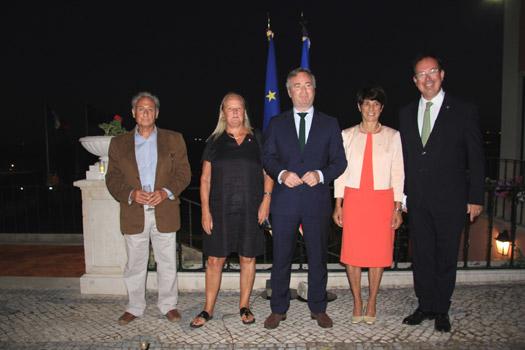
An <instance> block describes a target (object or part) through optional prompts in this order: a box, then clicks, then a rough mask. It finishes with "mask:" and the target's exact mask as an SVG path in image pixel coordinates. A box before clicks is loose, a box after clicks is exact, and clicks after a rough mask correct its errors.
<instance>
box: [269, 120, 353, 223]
mask: <svg viewBox="0 0 525 350" xmlns="http://www.w3.org/2000/svg"><path fill="white" fill-rule="evenodd" d="M263 164H264V168H265V169H266V172H267V173H268V174H269V175H270V176H271V177H272V178H273V179H274V181H275V187H274V189H273V194H272V204H271V212H272V213H275V214H285V215H298V214H299V215H301V214H302V215H308V216H327V215H328V216H329V215H330V214H331V213H332V205H331V203H332V200H331V196H330V187H329V184H330V182H332V181H333V180H334V179H335V178H337V177H338V176H339V175H341V174H342V173H343V171H344V170H345V168H346V158H345V153H344V150H343V139H342V137H341V129H340V128H339V125H338V123H337V119H335V118H333V117H329V116H327V115H326V114H323V113H321V112H318V111H316V110H314V115H313V119H312V126H311V128H310V132H309V134H308V140H307V143H306V145H305V147H304V150H303V152H301V150H300V148H299V140H298V137H297V131H296V128H295V123H294V118H293V111H287V112H284V113H282V114H280V115H279V116H276V117H274V118H272V120H271V122H270V124H269V126H268V128H267V130H266V132H265V142H264V153H263ZM282 170H289V171H293V172H295V173H297V175H298V176H299V177H301V176H303V175H304V174H305V173H306V172H307V171H310V170H321V171H322V173H323V176H324V183H322V184H321V183H320V184H318V185H316V186H314V187H310V186H308V185H306V184H303V185H300V186H298V187H295V188H288V187H287V186H285V185H284V184H279V183H278V182H277V176H278V175H279V173H280V172H281V171H282Z"/></svg>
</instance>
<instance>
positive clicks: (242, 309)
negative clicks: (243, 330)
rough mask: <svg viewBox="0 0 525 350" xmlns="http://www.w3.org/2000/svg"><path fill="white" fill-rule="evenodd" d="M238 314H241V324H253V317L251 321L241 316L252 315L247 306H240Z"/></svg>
mask: <svg viewBox="0 0 525 350" xmlns="http://www.w3.org/2000/svg"><path fill="white" fill-rule="evenodd" d="M239 314H240V316H241V321H242V323H243V324H253V323H255V317H254V318H253V320H251V321H245V320H244V319H243V318H242V317H243V316H246V317H248V316H253V313H252V311H251V310H250V309H249V308H247V307H241V309H240V310H239Z"/></svg>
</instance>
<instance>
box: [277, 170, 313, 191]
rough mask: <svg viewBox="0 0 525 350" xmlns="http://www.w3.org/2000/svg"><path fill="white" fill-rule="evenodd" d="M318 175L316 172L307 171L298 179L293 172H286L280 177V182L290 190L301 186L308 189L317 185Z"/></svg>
mask: <svg viewBox="0 0 525 350" xmlns="http://www.w3.org/2000/svg"><path fill="white" fill-rule="evenodd" d="M319 181H320V179H319V173H317V171H314V170H311V171H307V172H306V173H305V174H304V175H303V177H299V176H298V175H297V174H296V173H294V172H293V171H288V170H286V171H285V172H284V173H282V175H281V182H282V183H283V184H284V185H285V186H287V187H290V188H294V187H297V186H299V185H302V184H307V185H308V186H310V187H314V186H315V185H317V184H318V183H319Z"/></svg>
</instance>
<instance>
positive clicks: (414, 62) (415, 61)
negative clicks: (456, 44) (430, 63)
mask: <svg viewBox="0 0 525 350" xmlns="http://www.w3.org/2000/svg"><path fill="white" fill-rule="evenodd" d="M425 58H432V59H434V60H436V62H437V64H438V68H439V70H443V61H442V60H441V58H439V57H438V56H437V55H435V54H433V53H420V54H418V55H417V56H416V57H414V59H413V60H412V71H413V72H414V73H416V65H417V64H418V63H419V62H420V61H422V60H423V59H425Z"/></svg>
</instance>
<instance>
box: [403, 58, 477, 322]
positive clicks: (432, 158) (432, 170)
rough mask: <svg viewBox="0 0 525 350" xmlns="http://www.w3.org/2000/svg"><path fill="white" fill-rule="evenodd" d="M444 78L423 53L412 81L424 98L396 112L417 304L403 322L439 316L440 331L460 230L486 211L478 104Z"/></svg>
mask: <svg viewBox="0 0 525 350" xmlns="http://www.w3.org/2000/svg"><path fill="white" fill-rule="evenodd" d="M444 78H445V71H444V70H443V68H442V66H441V63H440V62H439V60H438V59H437V58H436V57H434V56H428V55H426V56H420V57H418V58H417V59H416V60H415V63H414V76H413V81H414V84H415V85H416V87H417V88H418V90H419V91H420V92H421V98H420V99H419V100H417V101H414V102H412V103H411V104H409V105H408V106H406V107H404V108H403V109H402V110H401V112H400V116H399V131H400V132H401V141H402V144H403V159H404V163H405V193H406V195H407V209H408V216H409V229H410V239H411V241H412V256H413V258H412V270H413V274H414V289H415V292H416V296H417V299H418V303H419V306H418V308H417V309H416V311H415V312H414V313H412V314H411V315H410V316H408V317H406V318H405V319H404V320H403V323H404V324H408V325H418V324H420V323H421V322H423V321H424V320H425V319H434V320H435V321H434V328H435V329H436V330H437V331H441V332H450V329H451V326H450V320H449V316H448V310H449V308H450V299H451V297H452V293H453V291H454V287H455V282H456V267H457V257H458V249H459V241H460V237H461V232H462V230H463V228H464V225H465V221H466V215H467V214H468V215H469V217H470V221H473V220H474V219H475V218H476V217H477V216H478V215H479V214H480V213H481V211H482V209H483V207H482V205H483V197H484V186H483V185H484V157H483V143H482V137H481V132H480V128H479V122H478V114H477V111H476V108H475V107H474V106H473V105H471V104H469V103H465V102H463V101H461V100H459V99H457V98H455V97H453V96H450V95H449V94H448V93H446V94H445V92H444V91H443V89H442V88H441V84H442V82H443V79H444Z"/></svg>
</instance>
